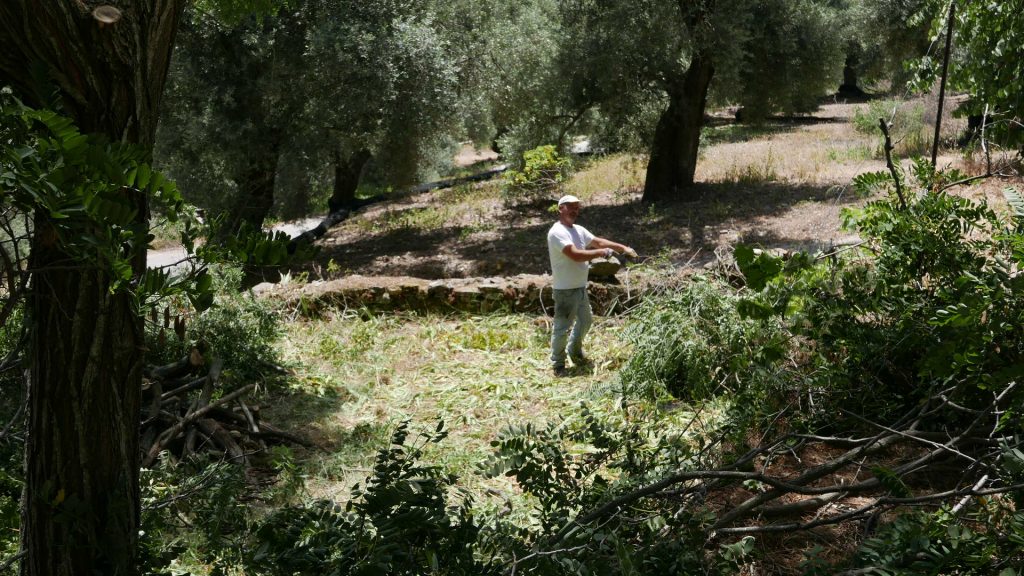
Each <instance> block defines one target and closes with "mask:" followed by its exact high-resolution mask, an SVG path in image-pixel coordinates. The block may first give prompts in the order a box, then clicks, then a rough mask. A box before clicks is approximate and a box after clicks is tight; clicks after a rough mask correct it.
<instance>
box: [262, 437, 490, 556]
mask: <svg viewBox="0 0 1024 576" xmlns="http://www.w3.org/2000/svg"><path fill="white" fill-rule="evenodd" d="M446 436H447V433H446V432H445V431H444V430H443V424H442V425H439V426H438V427H437V429H436V430H435V431H434V432H433V433H428V434H423V435H421V436H420V441H419V443H414V444H412V445H410V444H409V443H408V440H409V426H408V422H405V423H402V424H401V425H400V426H399V427H398V428H397V429H396V431H395V432H394V434H393V436H392V438H391V445H390V446H389V447H388V448H386V449H382V450H380V451H379V452H378V453H377V459H376V462H375V463H374V467H373V475H372V476H371V477H369V478H368V479H367V480H366V482H365V484H364V485H363V486H359V485H357V486H356V487H355V489H354V491H353V498H352V500H350V501H349V502H348V504H346V505H344V506H341V505H338V504H335V503H333V502H330V501H326V500H321V501H316V502H313V503H311V504H309V505H304V506H292V507H284V508H281V509H279V510H276V511H275V512H274V513H272V514H271V515H270V516H268V517H267V518H266V519H265V520H263V521H262V522H260V523H259V525H258V527H257V529H256V531H255V538H256V540H257V545H256V546H255V547H254V549H255V550H256V552H255V554H254V555H253V557H252V559H251V564H252V565H253V567H254V568H256V569H258V570H265V571H267V572H269V573H272V574H294V573H302V574H334V575H337V576H343V575H348V574H352V575H356V574H396V575H410V576H412V575H419V574H451V575H471V574H472V575H477V574H479V575H486V574H490V573H493V570H492V569H489V568H488V567H487V566H485V565H482V564H480V563H479V562H477V560H476V559H475V558H474V556H473V552H474V543H475V542H476V538H477V533H478V528H477V526H476V525H475V524H474V522H473V518H472V515H471V514H470V505H471V502H470V500H469V499H468V498H465V499H463V500H462V501H461V502H456V503H451V502H450V501H449V498H450V491H451V488H452V486H453V485H454V483H455V481H456V480H457V479H456V478H455V477H454V476H450V475H448V474H445V473H443V472H442V471H441V470H440V469H439V468H436V467H433V466H424V465H422V464H420V463H419V462H418V460H419V459H420V458H421V457H422V455H423V448H424V446H425V445H426V444H428V443H435V442H440V441H441V440H442V439H444V438H445V437H446Z"/></svg>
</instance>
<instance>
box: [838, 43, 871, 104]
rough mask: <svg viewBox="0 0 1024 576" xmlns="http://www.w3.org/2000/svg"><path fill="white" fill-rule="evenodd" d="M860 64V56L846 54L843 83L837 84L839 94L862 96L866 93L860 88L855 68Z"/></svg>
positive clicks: (852, 96) (850, 96)
mask: <svg viewBox="0 0 1024 576" xmlns="http://www.w3.org/2000/svg"><path fill="white" fill-rule="evenodd" d="M859 66H860V58H859V57H858V56H856V55H854V54H847V55H846V62H845V63H844V64H843V84H842V85H841V86H839V95H840V96H845V97H847V98H864V97H865V96H867V93H866V92H864V91H863V90H861V89H860V86H859V83H860V77H859V74H858V72H857V68H858V67H859Z"/></svg>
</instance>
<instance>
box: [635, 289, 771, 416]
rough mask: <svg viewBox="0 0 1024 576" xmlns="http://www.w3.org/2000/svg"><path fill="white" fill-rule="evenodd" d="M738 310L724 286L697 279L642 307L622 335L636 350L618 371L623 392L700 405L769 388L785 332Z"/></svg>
mask: <svg viewBox="0 0 1024 576" xmlns="http://www.w3.org/2000/svg"><path fill="white" fill-rule="evenodd" d="M740 303H741V300H740V298H739V297H738V296H737V295H736V294H735V293H734V292H733V290H731V289H730V288H729V286H728V285H726V284H723V283H721V282H718V281H716V280H714V279H711V278H700V277H696V278H695V279H694V280H693V281H692V282H689V283H687V285H686V286H685V287H683V288H682V289H681V290H679V291H678V292H671V293H668V294H666V295H664V296H662V297H660V298H654V299H647V300H645V301H644V303H643V304H641V305H640V307H639V308H638V309H637V310H636V311H635V312H634V313H633V314H632V316H631V318H630V323H629V325H628V326H627V328H626V331H625V333H624V337H625V338H626V339H627V341H629V342H630V343H632V344H633V348H634V352H633V355H632V356H631V357H630V359H629V361H628V362H627V364H626V366H625V367H623V370H622V381H623V383H624V385H625V386H626V388H627V390H632V391H634V392H642V393H646V394H657V392H658V391H659V390H661V389H662V388H664V389H665V390H667V391H668V392H669V393H670V394H672V395H673V396H675V397H679V398H689V399H694V400H699V399H707V398H710V397H711V396H712V395H715V394H718V393H722V392H725V391H726V390H732V391H737V390H739V389H744V388H747V387H751V388H753V387H756V386H757V383H758V382H767V381H769V380H770V374H771V371H772V368H771V366H772V365H773V363H774V362H775V361H777V360H778V359H779V358H780V357H781V352H782V350H781V348H780V346H781V342H780V339H781V337H782V332H781V330H780V329H779V327H777V326H775V325H774V324H772V323H766V322H758V321H755V320H753V319H750V318H744V317H743V316H742V315H741V314H740V311H739V308H738V307H739V305H740Z"/></svg>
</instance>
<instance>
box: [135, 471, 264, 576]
mask: <svg viewBox="0 0 1024 576" xmlns="http://www.w3.org/2000/svg"><path fill="white" fill-rule="evenodd" d="M139 484H140V488H141V491H142V534H141V538H140V564H141V568H142V570H143V573H145V574H153V575H160V576H170V575H171V574H180V573H181V572H179V571H174V570H172V568H171V566H172V565H174V564H176V565H177V566H176V567H175V568H178V567H180V566H181V565H185V566H193V565H194V566H206V567H208V569H210V570H211V572H210V573H212V574H227V573H230V572H229V570H230V569H231V568H232V567H235V566H239V565H241V563H242V560H243V553H244V550H245V548H244V545H243V542H242V538H243V537H244V535H245V533H246V531H245V528H246V526H247V523H248V521H249V515H250V512H251V510H250V507H249V503H248V502H247V498H246V496H247V487H246V480H245V475H244V472H243V470H241V469H240V468H239V467H238V466H236V465H234V464H230V463H227V462H214V463H206V464H204V463H202V462H199V461H189V462H186V463H183V464H182V465H175V464H172V463H170V462H169V461H166V460H161V461H160V462H159V464H158V465H157V466H156V467H155V468H153V469H151V470H142V472H141V478H140V480H139Z"/></svg>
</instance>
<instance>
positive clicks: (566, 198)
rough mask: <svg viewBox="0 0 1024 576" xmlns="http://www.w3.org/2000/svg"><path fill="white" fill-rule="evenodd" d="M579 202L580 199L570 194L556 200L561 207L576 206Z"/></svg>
mask: <svg viewBox="0 0 1024 576" xmlns="http://www.w3.org/2000/svg"><path fill="white" fill-rule="evenodd" d="M579 201H580V199H579V198H577V197H575V196H573V195H572V194H566V195H565V196H562V197H561V198H559V199H558V205H559V206H561V205H562V204H574V203H576V204H578V203H579Z"/></svg>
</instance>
